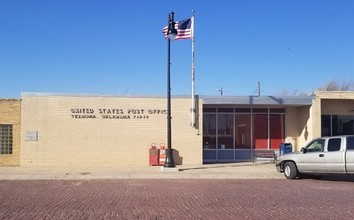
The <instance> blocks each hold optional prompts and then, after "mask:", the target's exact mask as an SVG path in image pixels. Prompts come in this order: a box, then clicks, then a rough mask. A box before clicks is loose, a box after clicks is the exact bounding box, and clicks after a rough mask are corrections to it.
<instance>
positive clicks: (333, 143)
mask: <svg viewBox="0 0 354 220" xmlns="http://www.w3.org/2000/svg"><path fill="white" fill-rule="evenodd" d="M340 143H341V139H340V138H332V139H329V140H328V151H339V150H340Z"/></svg>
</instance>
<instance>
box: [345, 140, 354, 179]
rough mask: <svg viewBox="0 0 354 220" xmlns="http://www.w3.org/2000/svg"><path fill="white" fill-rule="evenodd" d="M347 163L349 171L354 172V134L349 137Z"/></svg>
mask: <svg viewBox="0 0 354 220" xmlns="http://www.w3.org/2000/svg"><path fill="white" fill-rule="evenodd" d="M346 145H347V152H346V165H347V172H348V173H354V136H350V137H347V144H346Z"/></svg>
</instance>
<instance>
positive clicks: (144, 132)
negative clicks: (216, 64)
mask: <svg viewBox="0 0 354 220" xmlns="http://www.w3.org/2000/svg"><path fill="white" fill-rule="evenodd" d="M196 106H197V111H196V113H195V115H192V112H191V110H190V109H191V99H190V97H187V96H180V97H173V98H172V147H173V148H174V149H175V161H176V164H203V163H209V162H216V163H220V162H237V161H251V160H252V159H253V158H252V154H253V153H252V152H253V151H254V150H257V149H268V150H274V151H278V149H279V145H280V143H283V142H290V143H291V144H292V145H293V150H299V149H300V148H301V147H302V146H304V145H305V144H306V143H307V142H308V141H310V140H311V139H312V138H314V137H318V136H324V135H326V136H328V135H337V134H354V92H316V94H315V95H314V96H307V97H273V96H261V97H255V96H212V97H209V96H203V97H199V98H198V99H197V104H196ZM0 107H1V111H0V128H1V129H2V130H1V132H2V133H0V135H1V136H0V141H2V142H0V143H1V148H0V149H1V155H0V165H2V166H4V165H21V166H70V165H82V166H97V165H100V166H121V165H137V166H141V165H142V166H145V165H148V157H149V155H148V152H149V151H148V149H149V148H150V147H151V145H152V144H155V145H156V146H157V147H160V146H163V145H165V144H166V139H167V138H166V133H167V132H166V117H167V116H166V97H152V96H148V97H147V96H146V97H143V96H140V97H137V96H132V97H129V96H104V95H97V96H95V95H73V94H45V93H23V94H22V96H21V101H20V100H8V99H2V100H1V101H0ZM193 118H195V119H196V124H195V126H191V121H192V120H193ZM20 128H21V129H20ZM10 143H11V144H10Z"/></svg>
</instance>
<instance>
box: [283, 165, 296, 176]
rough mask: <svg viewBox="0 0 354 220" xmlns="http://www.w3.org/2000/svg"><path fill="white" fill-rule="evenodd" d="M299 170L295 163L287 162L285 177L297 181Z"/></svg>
mask: <svg viewBox="0 0 354 220" xmlns="http://www.w3.org/2000/svg"><path fill="white" fill-rule="evenodd" d="M297 174H298V172H297V168H296V166H295V164H294V163H293V162H287V163H286V164H285V165H284V176H285V177H286V178H287V179H295V178H296V177H297Z"/></svg>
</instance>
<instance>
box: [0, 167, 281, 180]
mask: <svg viewBox="0 0 354 220" xmlns="http://www.w3.org/2000/svg"><path fill="white" fill-rule="evenodd" d="M177 168H178V169H179V171H178V172H176V171H161V167H160V166H141V167H131V166H124V167H104V166H103V167H98V166H95V167H69V166H68V167H0V180H54V179H57V180H65V179H68V180H85V179H282V178H284V176H283V175H282V174H280V173H278V172H277V171H276V169H275V165H274V164H272V163H257V164H253V163H227V164H208V165H196V166H192V165H191V166H177Z"/></svg>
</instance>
